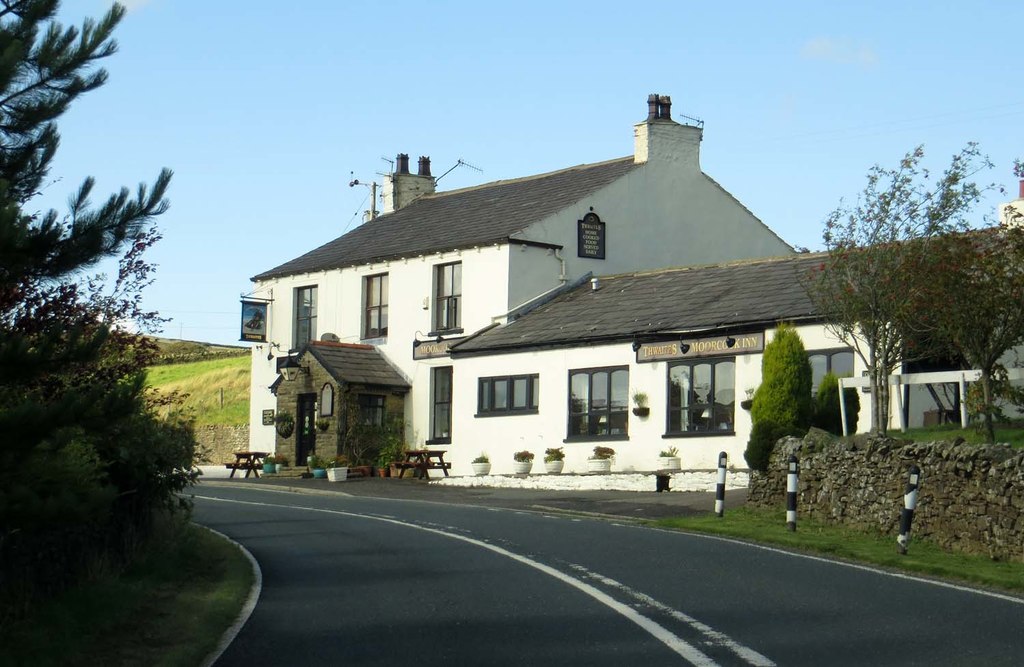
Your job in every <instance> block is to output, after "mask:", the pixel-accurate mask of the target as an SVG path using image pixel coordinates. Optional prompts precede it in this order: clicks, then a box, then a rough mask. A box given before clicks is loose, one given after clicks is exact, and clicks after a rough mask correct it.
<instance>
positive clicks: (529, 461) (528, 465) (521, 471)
mask: <svg viewBox="0 0 1024 667" xmlns="http://www.w3.org/2000/svg"><path fill="white" fill-rule="evenodd" d="M532 469H533V452H530V451H527V450H525V449H524V450H523V451H521V452H516V453H515V454H513V455H512V472H514V473H515V474H517V475H528V474H530V470H532Z"/></svg>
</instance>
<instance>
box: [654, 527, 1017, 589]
mask: <svg viewBox="0 0 1024 667" xmlns="http://www.w3.org/2000/svg"><path fill="white" fill-rule="evenodd" d="M655 523H656V525H658V526H660V527H662V528H673V529H678V530H688V531H693V532H698V533H709V534H712V535H721V536H725V537H735V538H738V539H742V540H749V541H752V542H760V543H767V544H776V545H779V546H782V547H785V548H788V549H792V550H795V551H804V552H809V553H815V554H821V555H824V556H828V557H830V558H836V559H839V560H849V561H856V562H860V563H868V564H871V565H876V566H879V567H882V568H888V569H894V570H900V571H903V572H908V573H915V574H920V575H925V576H930V577H938V578H941V579H949V580H953V581H959V582H963V583H967V584H971V585H975V586H982V587H987V588H996V589H1000V590H1004V591H1007V592H1010V593H1013V594H1016V595H1021V594H1022V593H1024V563H1015V562H1014V563H1011V562H1005V561H994V560H992V559H990V558H987V557H985V556H972V555H967V554H958V553H951V552H947V551H944V550H942V549H940V548H939V547H937V546H935V545H934V544H931V543H929V542H926V541H924V540H915V539H914V537H913V532H911V541H910V547H909V553H908V554H907V555H905V556H901V555H900V554H899V553H898V552H897V550H896V538H895V537H890V536H884V535H878V534H873V533H868V532H865V531H860V530H856V529H853V528H848V527H842V526H832V525H826V524H821V523H818V522H814V521H809V520H800V521H799V523H798V524H797V530H796V532H794V533H791V532H789V531H788V530H786V513H785V511H782V510H762V509H755V508H751V507H741V508H737V509H735V510H732V511H726V513H725V516H724V517H722V518H719V517H716V516H714V515H713V514H711V515H701V516H693V517H677V518H670V519H661V520H659V521H657V522H655Z"/></svg>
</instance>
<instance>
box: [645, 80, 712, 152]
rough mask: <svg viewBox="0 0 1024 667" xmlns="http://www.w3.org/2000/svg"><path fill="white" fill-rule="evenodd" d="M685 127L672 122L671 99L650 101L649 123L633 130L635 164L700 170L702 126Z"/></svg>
mask: <svg viewBox="0 0 1024 667" xmlns="http://www.w3.org/2000/svg"><path fill="white" fill-rule="evenodd" d="M688 120H690V121H693V123H694V124H693V125H682V124H680V123H677V122H675V121H674V120H672V98H671V97H669V96H668V95H657V94H652V95H649V96H648V97H647V120H646V121H644V122H642V123H637V124H636V125H634V126H633V140H634V141H633V146H634V149H633V161H634V162H636V163H637V164H642V163H644V162H667V163H676V164H678V165H681V166H689V167H693V168H694V169H697V170H699V169H700V141H701V137H702V136H703V134H704V130H703V129H702V127H701V126H702V125H703V122H702V121H699V120H697V119H688Z"/></svg>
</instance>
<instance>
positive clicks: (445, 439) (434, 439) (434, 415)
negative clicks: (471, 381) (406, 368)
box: [428, 366, 452, 444]
mask: <svg viewBox="0 0 1024 667" xmlns="http://www.w3.org/2000/svg"><path fill="white" fill-rule="evenodd" d="M430 392H431V410H430V434H431V437H430V440H429V441H428V444H447V443H450V442H451V441H452V367H451V366H441V367H439V368H433V369H431V374H430Z"/></svg>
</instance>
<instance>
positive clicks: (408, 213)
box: [252, 157, 642, 281]
mask: <svg viewBox="0 0 1024 667" xmlns="http://www.w3.org/2000/svg"><path fill="white" fill-rule="evenodd" d="M640 166H642V165H638V164H635V163H634V162H633V158H632V157H626V158H620V159H617V160H611V161H608V162H601V163H597V164H585V165H579V166H576V167H570V168H568V169H563V170H561V171H555V172H550V173H547V174H539V175H537V176H528V177H526V178H519V179H515V180H509V181H495V182H494V183H488V184H486V185H480V186H476V187H472V188H465V189H462V190H453V191H451V192H439V193H436V194H433V195H424V196H422V197H420V198H419V199H417V200H415V201H414V202H412V203H411V204H409V205H408V206H405V207H403V208H400V209H399V210H397V211H394V212H393V213H388V214H387V215H382V216H380V217H378V218H376V219H375V220H370V221H368V222H365V223H363V224H362V225H360V226H359V227H356V228H355V229H353V230H352V231H351V232H349V233H347V234H345V235H343V236H341V237H339V238H337V239H335V240H333V241H330V242H329V243H326V244H324V245H322V246H320V247H319V248H316V249H315V250H311V251H310V252H307V253H306V254H304V255H302V256H300V257H297V258H295V259H293V260H291V261H288V262H285V263H284V264H281V265H280V266H277V267H275V268H273V269H270V270H269V271H265V272H263V273H260V274H259V275H257V276H254V277H253V278H252V280H254V281H258V280H267V279H269V278H279V277H281V276H288V275H294V274H301V273H310V272H314V271H324V270H328V269H339V268H342V267H346V266H354V265H357V264H366V263H370V262H378V261H383V260H387V259H397V258H400V257H414V256H417V255H427V254H432V253H436V252H441V251H445V250H454V249H457V248H468V247H473V246H476V245H486V244H490V243H497V242H501V241H507V240H508V239H509V238H510V237H512V236H513V234H515V233H516V232H519V231H522V230H523V229H525V228H526V227H527V226H529V225H530V224H532V223H534V222H537V221H538V220H542V219H544V218H546V217H547V216H549V215H552V214H554V213H556V212H558V211H560V210H562V209H563V208H566V207H567V206H570V205H572V204H574V203H576V202H577V201H579V200H580V199H582V198H583V197H585V196H587V195H588V194H590V193H592V192H594V191H596V190H598V189H600V188H602V187H604V186H606V185H608V184H609V183H611V182H613V181H615V180H616V179H618V178H620V177H621V176H623V175H624V174H626V173H628V172H630V171H632V170H633V169H637V168H639V167H640Z"/></svg>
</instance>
